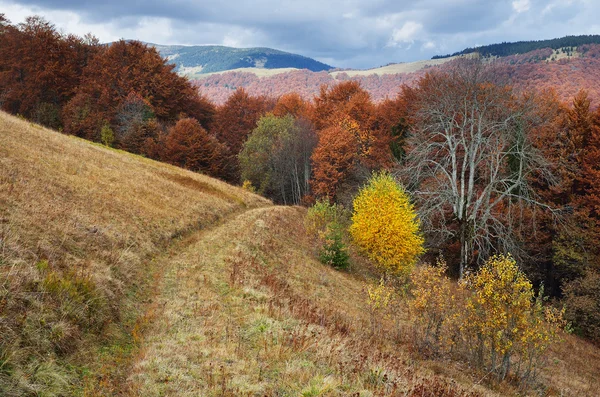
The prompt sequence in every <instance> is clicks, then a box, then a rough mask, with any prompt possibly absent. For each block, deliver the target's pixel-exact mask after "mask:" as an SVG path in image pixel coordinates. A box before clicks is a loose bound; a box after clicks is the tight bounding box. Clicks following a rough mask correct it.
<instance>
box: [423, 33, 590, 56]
mask: <svg viewBox="0 0 600 397" xmlns="http://www.w3.org/2000/svg"><path fill="white" fill-rule="evenodd" d="M584 44H600V35H581V36H565V37H561V38H558V39H551V40H531V41H517V42H514V43H507V42H502V43H498V44H490V45H484V46H480V47H469V48H465V49H464V50H462V51H459V52H455V53H454V54H448V55H436V56H434V57H433V58H432V59H441V58H450V57H454V56H458V55H466V54H472V53H474V52H477V53H479V54H480V55H481V56H484V57H490V56H497V57H505V56H509V55H517V54H525V53H526V52H530V51H535V50H540V49H543V48H552V49H553V50H557V49H559V48H564V47H579V46H581V45H584Z"/></svg>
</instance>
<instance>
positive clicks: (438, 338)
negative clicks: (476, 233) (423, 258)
mask: <svg viewBox="0 0 600 397" xmlns="http://www.w3.org/2000/svg"><path fill="white" fill-rule="evenodd" d="M447 269H448V268H447V266H446V263H445V262H444V260H443V259H439V260H438V262H437V264H436V266H431V265H428V264H425V265H423V266H418V267H416V268H415V269H414V270H413V272H412V273H411V276H410V281H411V284H412V290H411V295H412V299H411V300H410V301H409V302H408V309H409V313H410V314H411V316H412V318H413V343H414V344H415V345H417V347H419V348H420V349H427V350H428V351H431V352H434V353H438V352H440V351H443V350H445V349H446V348H449V349H450V350H451V349H452V347H453V345H454V340H455V337H456V333H457V329H456V323H457V320H458V319H457V316H458V313H459V311H460V307H461V305H462V304H464V301H461V300H460V299H461V298H462V294H460V292H461V290H462V289H459V290H458V291H453V288H452V282H451V281H450V280H449V279H448V278H447V277H446V276H445V273H446V271H447ZM457 293H458V295H457Z"/></svg>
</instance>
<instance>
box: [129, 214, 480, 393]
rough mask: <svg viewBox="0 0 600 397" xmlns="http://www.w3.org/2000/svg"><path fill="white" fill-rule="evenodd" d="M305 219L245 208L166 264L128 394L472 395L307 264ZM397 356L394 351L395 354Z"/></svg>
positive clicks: (350, 288) (359, 299) (355, 284)
mask: <svg viewBox="0 0 600 397" xmlns="http://www.w3.org/2000/svg"><path fill="white" fill-rule="evenodd" d="M304 214H305V211H304V210H302V209H299V208H290V207H269V208H262V209H256V210H252V211H249V212H246V213H244V214H241V215H238V216H237V217H236V218H234V219H233V220H231V221H229V222H227V223H225V224H223V225H221V226H219V227H217V228H214V229H209V230H207V231H204V232H202V233H200V234H198V235H195V236H193V238H192V239H191V240H190V241H189V243H190V245H189V246H188V248H186V249H185V250H184V251H183V252H181V253H179V254H177V255H175V256H173V257H172V258H171V259H170V260H169V262H170V264H171V265H169V266H168V268H169V270H168V271H167V273H166V274H165V277H164V281H163V283H162V286H161V289H160V291H161V293H160V294H159V298H158V301H157V302H156V305H155V306H154V307H155V308H156V310H157V312H156V313H153V314H152V316H153V317H154V321H153V322H152V324H151V325H150V326H149V328H148V330H147V332H146V333H145V335H144V336H143V341H142V344H141V346H142V347H141V349H140V354H139V357H138V359H137V363H136V364H135V366H134V371H133V373H132V375H131V377H130V383H129V393H130V395H139V396H163V395H173V396H175V395H177V396H192V395H194V396H196V395H203V396H223V395H226V396H227V395H228V396H276V395H277V396H326V395H327V396H329V395H331V396H334V395H335V396H349V395H357V396H358V395H361V396H367V395H380V396H383V395H448V396H451V395H470V394H472V395H478V394H480V393H481V392H483V391H484V389H483V388H482V387H480V386H477V387H475V388H473V389H472V388H471V386H470V385H464V384H463V386H461V385H459V384H457V383H456V382H454V381H452V380H449V379H447V378H446V377H444V376H437V375H435V374H434V371H433V370H432V369H430V368H426V367H423V366H422V364H423V363H422V362H420V361H418V360H415V359H414V357H413V355H412V354H411V353H410V352H409V351H408V350H407V349H406V346H398V344H397V338H398V335H397V332H396V331H395V328H394V326H393V324H391V323H389V324H387V327H388V331H386V334H385V335H383V334H382V335H372V334H371V332H370V329H371V328H370V326H369V315H368V311H367V308H366V304H365V300H364V293H363V291H362V288H363V282H362V281H361V280H359V279H357V278H356V277H355V276H352V275H350V274H347V273H343V272H338V271H335V270H333V269H331V268H329V267H326V266H323V265H321V264H320V263H318V262H316V261H315V259H314V258H315V254H314V252H313V249H312V247H311V244H312V241H311V240H309V239H308V238H307V236H306V234H305V232H304V229H303V226H302V224H303V217H304ZM399 347H400V348H399Z"/></svg>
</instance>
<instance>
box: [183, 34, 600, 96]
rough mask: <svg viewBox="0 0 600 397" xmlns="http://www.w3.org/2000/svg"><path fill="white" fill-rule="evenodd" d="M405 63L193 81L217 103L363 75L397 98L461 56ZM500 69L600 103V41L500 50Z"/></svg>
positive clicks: (370, 85)
mask: <svg viewBox="0 0 600 397" xmlns="http://www.w3.org/2000/svg"><path fill="white" fill-rule="evenodd" d="M471 56H477V55H476V54H472V55H471V54H466V55H461V56H457V57H448V58H439V59H434V60H428V61H419V62H411V63H400V64H393V65H388V66H385V67H381V68H375V69H369V70H332V71H329V72H324V71H323V72H318V73H314V72H310V71H307V70H289V69H270V70H266V69H256V68H243V69H237V70H232V71H227V72H221V73H211V74H204V75H199V76H197V77H196V78H195V79H194V80H195V81H194V84H195V85H196V86H197V87H198V89H199V90H200V92H201V93H202V94H204V95H206V96H207V97H208V98H210V99H211V100H212V101H214V102H216V103H219V104H221V103H223V102H225V101H226V100H227V98H229V96H230V95H231V94H232V93H233V92H235V90H236V89H237V88H240V87H243V88H244V89H246V91H248V92H249V93H251V94H252V95H267V96H271V97H278V96H281V95H283V94H285V93H288V92H290V91H295V92H297V93H298V94H300V95H301V96H303V97H304V98H306V99H311V98H313V97H314V96H315V95H319V90H320V87H321V86H322V85H323V84H327V85H333V84H337V83H339V82H340V81H345V80H355V81H359V82H360V84H361V85H362V87H363V88H365V89H366V90H367V91H368V92H369V93H370V94H371V97H372V98H373V99H374V100H375V101H381V100H384V99H385V98H393V97H395V96H396V95H397V94H398V92H399V91H400V87H401V86H402V85H403V84H407V85H412V84H415V83H416V82H417V81H418V80H419V78H421V77H422V76H423V75H424V74H425V73H427V72H428V71H431V70H436V69H438V70H444V69H445V68H450V67H452V65H453V64H454V63H455V62H456V60H457V59H458V58H461V57H471ZM495 62H496V63H497V65H498V71H497V73H498V75H499V78H502V79H503V80H504V81H506V82H507V83H509V84H512V85H514V86H516V87H522V88H531V89H536V90H541V89H546V88H552V89H554V91H555V92H556V94H557V95H558V97H559V98H560V99H561V100H563V101H566V102H568V101H570V100H571V99H572V98H573V96H574V95H575V94H576V93H577V92H578V91H579V90H580V89H582V88H584V89H586V90H587V91H588V92H589V96H590V99H592V103H593V104H594V105H596V104H600V44H583V45H579V46H576V47H574V46H567V47H560V48H557V49H552V48H551V47H545V48H540V49H536V50H533V51H529V52H525V53H522V54H518V55H509V56H498V57H497V59H496V60H495Z"/></svg>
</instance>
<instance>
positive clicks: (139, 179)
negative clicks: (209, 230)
mask: <svg viewBox="0 0 600 397" xmlns="http://www.w3.org/2000/svg"><path fill="white" fill-rule="evenodd" d="M268 204H269V202H268V201H267V200H265V199H263V198H261V197H258V196H256V195H253V194H250V193H248V192H246V191H244V190H241V189H238V188H235V187H233V186H229V185H226V184H225V183H222V182H219V181H217V180H214V179H211V178H208V177H205V176H202V175H199V174H195V173H192V172H188V171H184V170H182V169H179V168H176V167H172V166H169V165H165V164H162V163H158V162H155V161H150V160H146V159H144V158H142V157H139V156H134V155H131V154H128V153H125V152H120V151H116V150H111V149H107V148H105V147H103V146H100V145H95V144H91V143H89V142H87V141H84V140H81V139H78V138H73V137H69V136H65V135H63V134H59V133H57V132H53V131H50V130H47V129H44V128H42V127H40V126H38V125H35V124H32V123H29V122H26V121H23V120H20V119H18V118H16V117H13V116H9V115H7V114H6V113H0V395H3V396H28V395H48V396H52V395H72V394H74V393H75V391H76V390H81V388H82V387H83V385H84V383H85V382H84V380H86V376H87V375H88V374H89V375H90V378H89V379H87V381H88V384H89V385H91V386H93V387H95V386H97V385H98V384H99V379H100V374H101V372H102V371H104V372H106V374H105V375H104V376H106V377H107V378H110V379H111V381H112V382H118V379H119V375H118V371H119V370H117V369H115V371H116V372H112V370H113V368H116V367H114V366H112V365H106V366H104V367H103V368H101V366H102V365H104V364H105V363H103V362H101V359H102V358H103V357H107V358H109V359H110V360H114V362H118V361H119V360H124V359H125V358H126V356H127V355H128V354H129V353H130V352H131V347H132V343H133V340H132V336H131V332H132V329H133V328H134V326H135V324H136V319H137V318H138V314H139V310H140V308H141V305H142V304H143V301H144V300H146V299H147V297H148V293H149V290H148V288H149V286H150V285H151V283H152V280H153V277H154V275H155V274H157V270H158V269H159V268H160V260H158V259H157V258H158V256H159V255H160V254H161V252H163V251H164V250H165V249H167V248H168V247H169V246H170V245H171V244H173V243H174V242H176V241H178V240H179V239H180V238H182V237H184V236H187V235H189V234H190V233H193V232H195V231H197V230H201V229H203V228H205V227H207V225H211V224H213V223H215V222H218V221H219V220H220V219H221V218H223V217H226V216H229V215H231V214H234V213H239V212H242V211H246V210H247V209H248V208H253V207H258V206H264V205H268ZM117 367H118V366H117ZM107 382H108V383H110V382H109V381H107Z"/></svg>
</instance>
